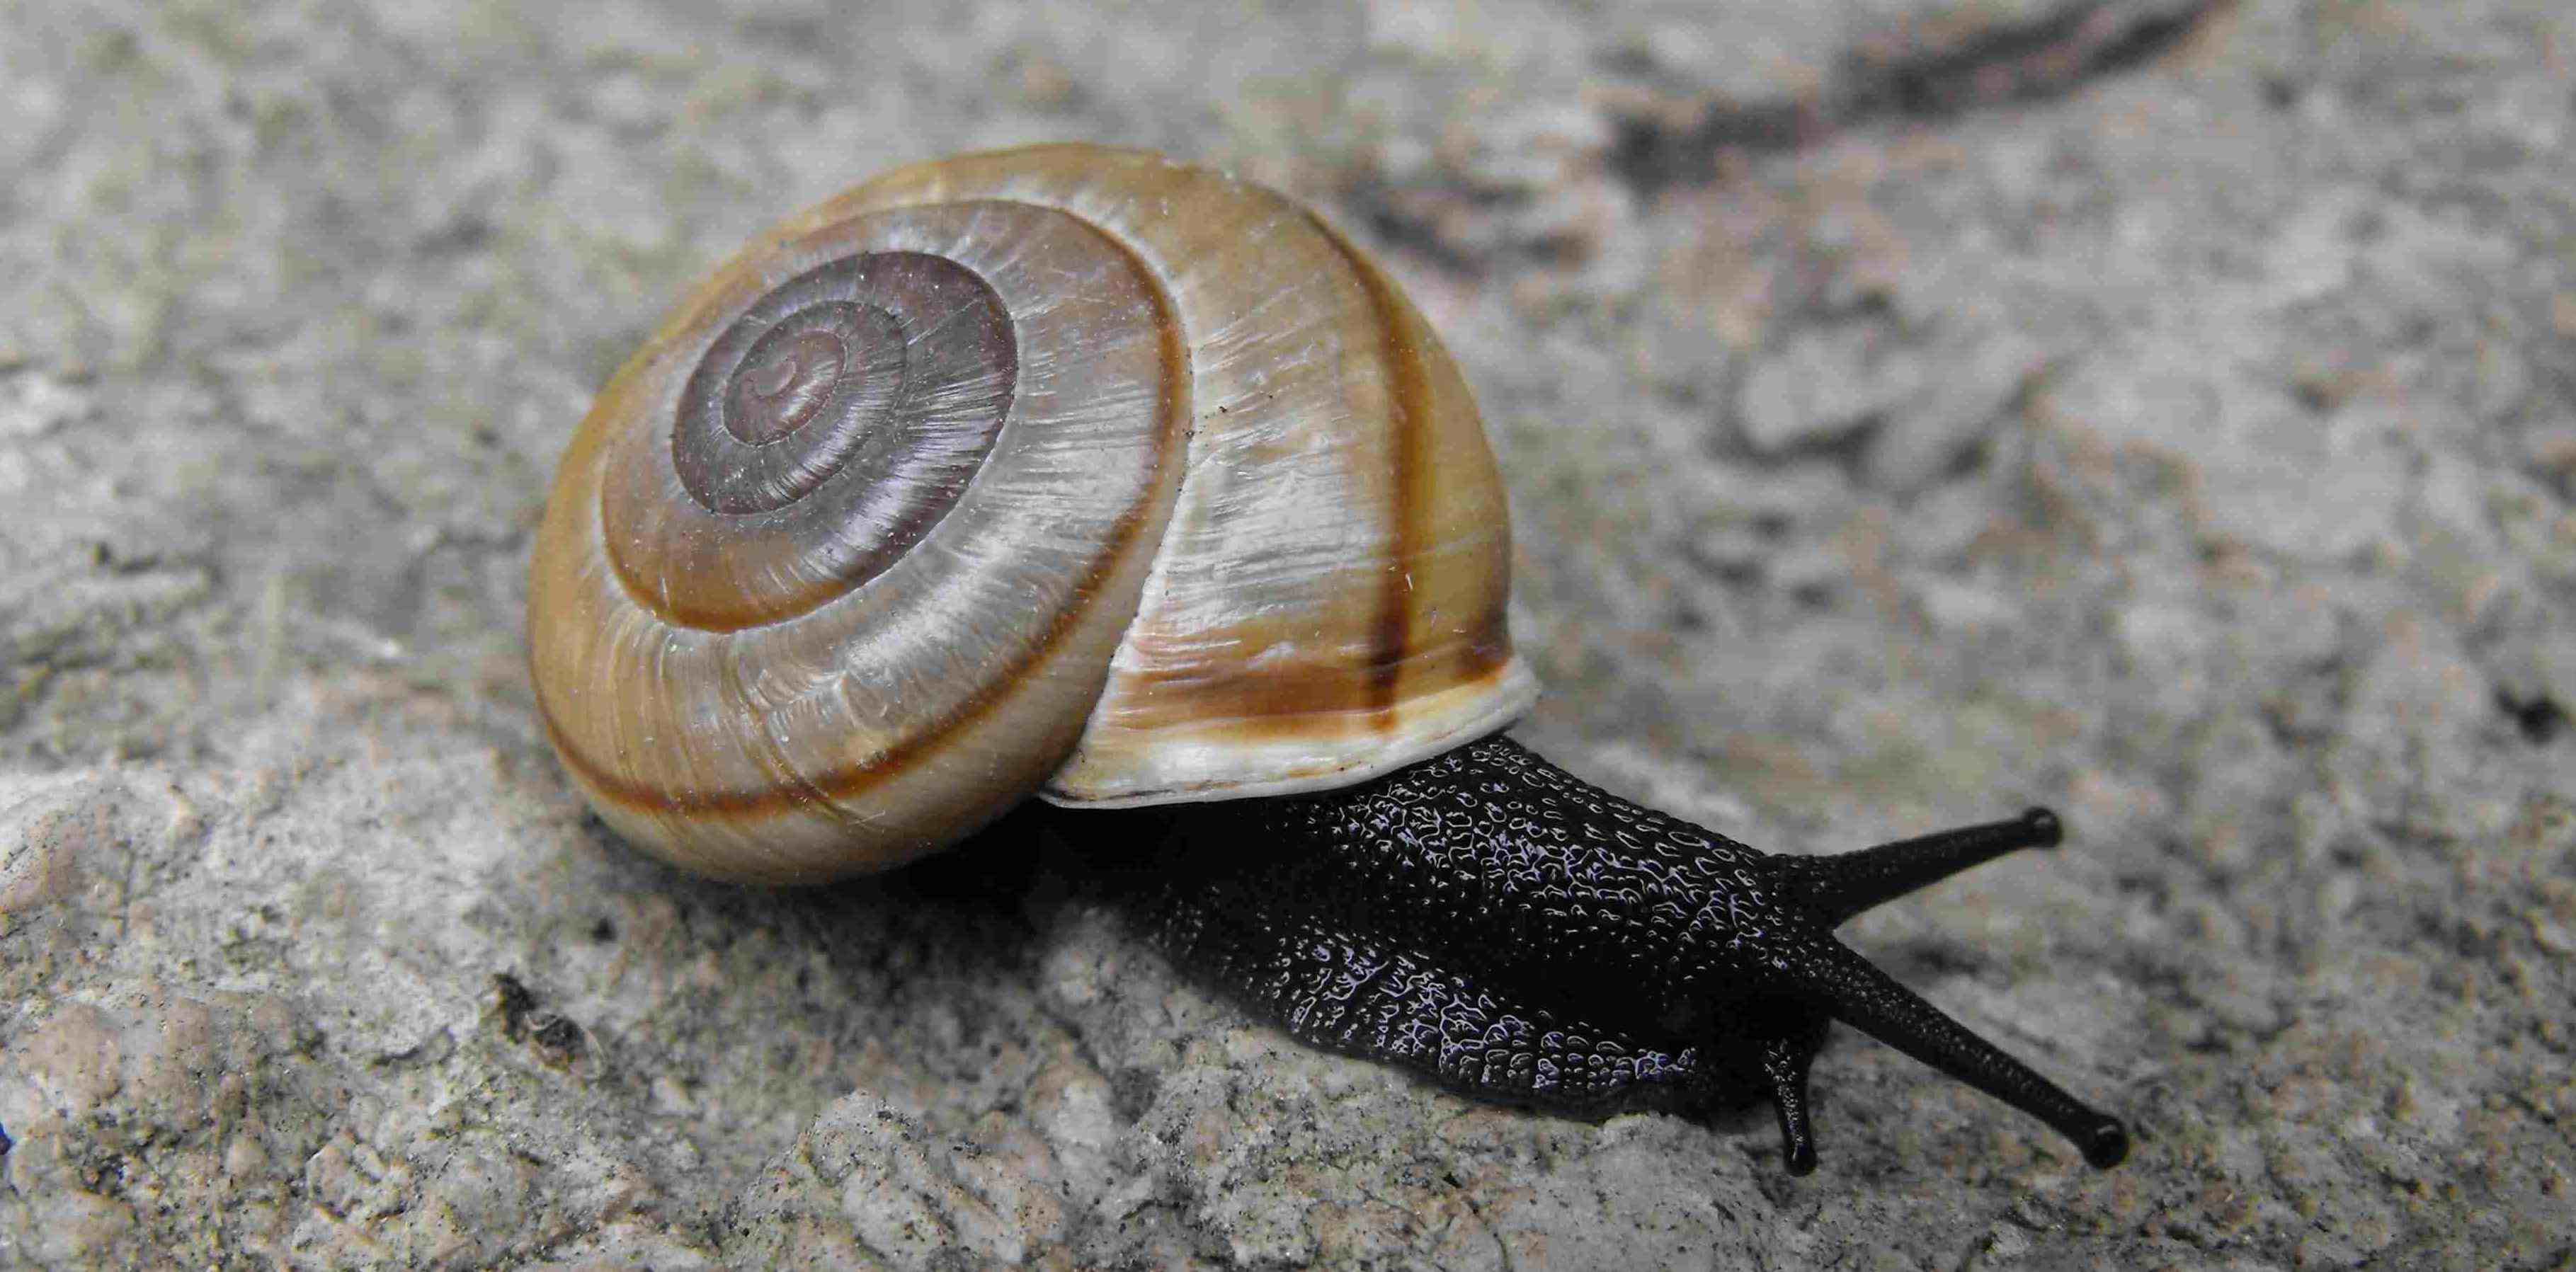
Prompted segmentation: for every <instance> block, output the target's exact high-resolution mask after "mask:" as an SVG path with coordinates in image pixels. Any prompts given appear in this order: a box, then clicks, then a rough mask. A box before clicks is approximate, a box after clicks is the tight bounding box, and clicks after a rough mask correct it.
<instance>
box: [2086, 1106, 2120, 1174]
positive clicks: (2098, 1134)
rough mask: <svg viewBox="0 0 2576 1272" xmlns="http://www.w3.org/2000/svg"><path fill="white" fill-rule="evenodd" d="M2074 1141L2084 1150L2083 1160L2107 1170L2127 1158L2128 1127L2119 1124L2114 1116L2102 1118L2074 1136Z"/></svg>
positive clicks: (2094, 1166)
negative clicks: (2080, 1133)
mask: <svg viewBox="0 0 2576 1272" xmlns="http://www.w3.org/2000/svg"><path fill="white" fill-rule="evenodd" d="M2075 1142H2076V1145H2077V1146H2078V1147H2080V1148H2082V1149H2083V1150H2084V1160H2085V1162H2087V1163H2088V1164H2090V1165H2091V1166H2092V1167H2093V1169H2095V1170H2109V1169H2111V1168H2112V1167H2114V1166H2117V1165H2119V1164H2120V1163H2122V1162H2124V1161H2127V1160H2128V1159H2129V1128H2128V1127H2125V1126H2122V1125H2120V1119H2118V1118H2116V1117H2106V1118H2103V1119H2102V1120H2101V1121H2099V1122H2097V1123H2095V1124H2094V1125H2093V1127H2092V1129H2090V1130H2087V1131H2086V1132H2084V1133H2083V1134H2082V1135H2080V1136H2078V1137H2076V1141H2075Z"/></svg>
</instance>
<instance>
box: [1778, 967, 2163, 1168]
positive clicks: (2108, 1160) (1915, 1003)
mask: <svg viewBox="0 0 2576 1272" xmlns="http://www.w3.org/2000/svg"><path fill="white" fill-rule="evenodd" d="M1796 962H1797V966H1799V967H1800V969H1801V970H1802V972H1803V974H1804V975H1805V977H1806V978H1807V980H1808V983H1809V985H1810V987H1811V988H1812V989H1813V990H1814V991H1815V992H1816V994H1817V996H1818V997H1820V998H1822V999H1823V1000H1824V1008H1825V1010H1826V1011H1828V1012H1830V1013H1831V1014H1832V1015H1833V1017H1834V1018H1835V1019H1837V1020H1840V1021H1842V1022H1844V1023H1845V1024H1848V1025H1850V1026H1852V1027H1853V1028H1855V1029H1858V1030H1860V1031H1861V1032H1863V1033H1865V1034H1868V1035H1869V1036H1871V1037H1873V1038H1876V1039H1878V1040H1879V1041H1880V1042H1884V1043H1886V1044H1887V1045H1889V1046H1891V1047H1894V1048H1896V1049H1897V1050H1899V1051H1902V1052H1904V1053H1905V1054H1907V1055H1909V1056H1912V1057H1914V1058H1915V1059H1917V1060H1920V1061H1922V1062H1923V1063H1925V1064H1928V1065H1930V1066H1932V1067H1933V1068H1935V1069H1938V1070H1940V1071H1941V1072H1943V1073H1946V1074H1949V1075H1950V1076H1951V1077H1954V1078H1957V1079H1958V1080H1960V1081H1962V1082H1965V1083H1967V1084H1968V1085H1970V1086H1972V1087H1975V1088H1977V1089H1978V1090H1980V1091H1983V1092H1985V1093H1986V1094H1988V1095H1991V1096H1993V1097H1995V1098H1996V1099H1998V1100H2001V1101H2003V1102H2004V1103H2006V1104H2009V1105H2011V1106H2013V1107H2014V1108H2017V1109H2020V1110H2021V1111H2022V1112H2024V1113H2028V1114H2030V1115H2031V1116H2032V1117H2035V1118H2038V1119H2039V1120H2040V1121H2042V1122H2045V1123H2047V1124H2048V1125H2049V1126H2051V1127H2053V1128H2055V1129H2056V1130H2057V1132H2058V1134H2061V1135H2064V1136H2065V1137H2066V1138H2067V1139H2069V1140H2072V1141H2074V1143H2075V1146H2076V1147H2077V1148H2078V1149H2080V1150H2082V1152H2083V1154H2084V1160H2085V1161H2086V1162H2089V1163H2091V1164H2092V1165H2094V1166H2096V1167H2099V1168H2103V1169H2108V1168H2110V1167H2113V1166H2117V1165H2119V1164H2120V1162H2121V1160H2122V1159H2124V1158H2126V1157H2127V1156H2128V1155H2129V1132H2128V1129H2127V1128H2126V1127H2124V1126H2122V1125H2121V1124H2120V1120H2119V1119H2118V1118H2115V1117H2112V1116H2111V1115H2110V1114H2107V1113H2104V1112H2102V1111H2101V1110H2099V1109H2096V1108H2094V1107H2092V1106H2091V1105H2088V1104H2086V1103H2084V1102H2083V1101H2081V1100H2078V1099H2076V1098H2075V1097H2074V1096H2072V1095H2070V1094H2068V1093H2067V1092H2066V1090H2065V1089H2064V1088H2062V1087H2059V1086H2058V1085H2057V1084H2056V1083H2054V1082H2051V1081H2049V1080H2048V1079H2046V1078H2043V1077H2041V1076H2039V1074H2037V1073H2036V1072H2033V1071H2032V1070H2031V1068H2030V1067H2029V1066H2027V1065H2025V1064H2023V1063H2022V1062H2021V1061H2019V1060H2015V1059H2013V1058H2012V1057H2011V1056H2009V1055H2006V1054H2004V1052H2003V1051H2002V1049H2000V1048H1998V1047H1996V1046H1995V1045H1994V1044H1993V1043H1990V1042H1988V1041H1986V1040H1985V1039H1983V1038H1980V1037H1978V1036H1977V1035H1975V1034H1973V1033H1971V1032H1969V1031H1968V1028H1967V1027H1966V1026H1965V1025H1962V1024H1960V1023H1959V1022H1957V1021H1955V1020H1952V1019H1950V1017H1948V1016H1947V1015H1944V1014H1943V1013H1942V1011H1941V1009H1940V1008H1938V1007H1935V1006H1933V1005H1932V1004H1931V1003H1929V1002H1926V1001H1924V1000H1923V998H1922V997H1920V996H1919V995H1917V994H1915V992H1914V991H1912V990H1910V989H1907V988H1906V987H1904V986H1903V985H1900V984H1898V983H1897V982H1896V980H1895V978H1893V977H1891V976H1889V975H1888V974H1887V973H1885V972H1883V971H1880V970H1879V969H1878V968H1877V967H1875V966H1873V965H1871V963H1870V962H1869V960H1867V959H1864V958H1862V957H1861V956H1860V955H1858V954H1855V953H1853V952H1852V951H1851V950H1850V949H1848V948H1846V947H1845V946H1844V945H1843V944H1842V943H1841V942H1839V941H1836V940H1833V939H1832V938H1830V937H1821V938H1818V939H1817V941H1816V942H1815V943H1814V945H1813V946H1811V947H1810V953H1809V954H1808V955H1807V956H1805V957H1803V958H1801V959H1799V960H1797V961H1796Z"/></svg>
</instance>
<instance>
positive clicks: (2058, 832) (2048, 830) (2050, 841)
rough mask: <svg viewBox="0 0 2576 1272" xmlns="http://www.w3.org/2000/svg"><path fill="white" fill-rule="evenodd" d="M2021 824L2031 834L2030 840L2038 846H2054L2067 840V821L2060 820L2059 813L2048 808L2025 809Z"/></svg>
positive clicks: (2025, 831)
mask: <svg viewBox="0 0 2576 1272" xmlns="http://www.w3.org/2000/svg"><path fill="white" fill-rule="evenodd" d="M2021 824H2022V830H2023V832H2024V833H2026V834H2028V835H2029V836H2030V842H2031V843H2032V844H2033V845H2034V846H2036V847H2040V848H2054V847H2056V846H2057V845H2059V844H2061V843H2063V842H2065V840H2066V823H2064V822H2062V821H2059V820H2058V819H2057V814H2056V813H2054V812H2051V811H2049V810H2048V809H2045V808H2026V809H2023V810H2022V814H2021Z"/></svg>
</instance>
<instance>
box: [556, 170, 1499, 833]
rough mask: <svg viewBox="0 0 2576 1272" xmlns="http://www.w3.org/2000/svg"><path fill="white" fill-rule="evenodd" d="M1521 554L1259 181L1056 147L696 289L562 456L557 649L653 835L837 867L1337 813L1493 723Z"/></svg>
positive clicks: (1305, 236)
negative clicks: (1129, 822)
mask: <svg viewBox="0 0 2576 1272" xmlns="http://www.w3.org/2000/svg"><path fill="white" fill-rule="evenodd" d="M1509 548H1510V532H1509V528H1508V525H1507V523H1506V519H1505V513H1504V506H1503V496H1502V490H1501V485H1500V482H1499V480H1498V478H1497V476H1496V474H1495V471H1494V465H1493V459H1492V456H1491V454H1490V452H1489V451H1488V450H1487V448H1486V444H1485V441H1484V437H1483V433H1482V431H1481V428H1480V426H1479V424H1478V422H1477V417H1476V414H1475V409H1474V407H1473V405H1472V403H1471V402H1470V400H1469V398H1468V396H1467V393H1466V390H1465V388H1464V385H1463V384H1462V383H1461V382H1460V380H1459V378H1458V374H1457V371H1456V369H1455V368H1454V366H1452V364H1451V363H1450V361H1449V359H1448V357H1447V355H1446V354H1445V353H1444V352H1443V351H1442V350H1441V348H1440V346H1439V344H1438V342H1437V341H1436V340H1435V339H1434V338H1433V336H1432V334H1431V332H1430V330H1429V329H1428V327H1427V326H1426V325H1425V323H1424V322H1423V320H1422V318H1421V316H1420V315H1419V314H1418V313H1416V312H1415V311H1414V310H1413V308H1412V307H1411V305H1410V304H1409V303H1407V302H1406V301H1405V300H1404V299H1403V297H1402V296H1401V295H1400V294H1398V293H1397V292H1396V291H1395V289H1394V288H1393V286H1392V285H1391V284H1389V283H1388V282H1387V280H1386V278H1385V277H1384V275H1382V274H1381V273H1379V272H1378V270H1377V269H1376V267H1375V266H1373V265H1371V264H1370V263H1369V262H1368V261H1366V260H1365V259H1364V258H1362V257H1361V256H1359V255H1358V254H1357V253H1356V252H1355V251H1353V250H1352V249H1351V248H1350V247H1349V246H1348V245H1347V244H1345V243H1344V242H1343V241H1342V240H1341V239H1340V238H1339V237H1338V236H1336V235H1334V234H1333V233H1332V232H1331V231H1330V230H1329V229H1327V228H1325V227H1324V226H1323V224H1322V223H1321V222H1320V221H1318V220H1316V219H1315V218H1314V217H1312V216H1311V215H1309V214H1308V213H1306V212H1304V211H1303V210H1301V209H1299V208H1298V207H1297V206H1295V205H1294V204H1291V203H1289V202H1288V201H1286V200H1285V199H1282V198H1280V197H1279V196H1277V195H1275V194H1272V193H1270V192H1268V191H1266V190H1262V189H1260V188H1258V187H1254V186H1249V185H1244V184H1241V183H1237V182H1234V181H1230V180H1227V179H1225V178H1223V177H1220V176H1217V175H1214V174H1211V173H1208V172H1204V171H1201V170H1197V169H1191V168H1186V167H1182V166H1178V165H1174V164H1171V163H1169V162H1167V161H1165V160H1162V159H1160V158H1158V157H1155V156H1152V155H1147V154H1140V153H1134V152H1125V151H1111V150H1102V149H1098V148H1094V147H1087V146H1050V147H1040V148H1035V149H1030V150H1021V151H1010V152H1003V153H996V154H987V155H971V156H965V157H962V158H958V159H951V160H946V161H942V162H939V163H932V164H924V165H920V166H916V167H912V168H906V169H901V170H898V171H896V172H893V173H890V174H888V175H886V176H884V177H881V178H879V179H877V180H875V181H873V182H870V183H869V184H867V185H864V186H861V187H859V188H858V189H856V190H852V191H850V192H848V193H846V194H843V195H841V196H839V197H837V198H835V199H832V200H830V201H829V202H827V203H825V204H823V205H821V206H819V207H817V208H814V209H812V210H809V211H807V212H805V213H803V214H801V215H799V216H797V217H795V218H793V219H791V220H790V221H788V222H787V223H786V224H784V225H782V226H780V227H778V228H777V229H775V230H773V231H771V232H770V233H768V234H767V235H765V236H763V237H762V238H761V239H760V240H758V241H756V242H755V243H754V244H752V246H750V247H749V248H747V249H746V250H745V251H744V252H743V253H741V254H740V255H739V256H737V257H736V258H735V259H734V260H733V261H732V262H731V263H729V264H728V265H726V266H725V267H724V268H723V269H722V270H720V271H719V272H718V273H717V274H716V275H715V276H714V277H713V278H711V279H709V280H708V281H707V282H706V283H704V284H703V285H701V286H700V287H699V288H698V289H697V291H696V292H695V293H694V294H693V295H691V296H690V297H689V298H688V299H687V300H686V301H684V302H683V303H682V304H681V305H680V307H679V308H678V309H677V310H676V311H675V312H674V313H673V315H672V317H671V318H670V320H669V321H668V323H667V324H666V325H665V326H664V327H663V328H662V330H661V331H660V332H659V333H658V334H656V335H655V336H654V337H653V338H652V340H651V341H649V342H648V343H647V344H646V345H645V346H644V348H643V349H642V350H641V351H640V352H639V353H637V354H636V356H635V357H634V359H633V360H632V361H631V362H629V363H628V364H627V365H626V367H625V368H624V369H622V370H621V371H619V372H618V374H617V376H616V377H615V378H614V379H613V380H612V381H611V382H610V384H609V385H608V387H607V389H606V390H604V391H603V392H602V393H601V395H600V398H599V401H598V403H597V404H596V405H595V406H594V407H593V408H592V410H591V413H590V415H589V417H588V418H587V419H586V420H585V421H584V422H583V424H582V427H581V429H580V431H579V433H578V434H577V435H576V436H575V438H574V440H573V443H572V446H571V448H570V450H569V452H568V453H567V455H566V457H565V459H564V463H563V468H562V471H561V472H560V474H559V475H558V477H557V479H556V484H555V488H554V491H553V494H552V496H551V497H550V499H549V502H548V506H547V512H546V518H545V523H544V526H543V528H542V529H541V531H540V532H539V540H538V545H537V551H536V558H535V562H534V565H533V568H532V573H531V581H530V595H529V640H530V646H531V652H530V657H531V665H532V670H533V676H534V680H535V685H536V690H537V696H538V702H539V705H540V707H541V709H542V711H543V713H544V716H545V719H546V722H547V726H548V728H549V730H550V732H551V735H552V737H553V739H554V742H555V746H556V749H557V751H558V752H559V753H560V754H561V755H562V756H563V758H564V761H565V765H566V767H567V769H568V770H569V771H570V772H571V773H572V774H573V776H574V778H575V780H576V781H577V782H579V783H580V785H581V786H582V788H583V789H584V791H585V793H586V794H588V795H589V797H590V799H591V802H592V803H593V805H594V806H596V807H597V808H598V809H599V811H600V813H601V815H602V816H603V817H604V818H605V819H606V820H607V821H608V822H609V823H610V825H611V826H613V827H614V828H615V829H617V830H618V831H619V832H620V833H621V834H623V835H624V836H626V837H627V838H628V839H630V840H632V841H634V842H636V843H638V844H640V845H643V846H645V847H648V848H651V849H653V850H654V851H656V852H658V853H660V854H662V855H664V856H665V857H668V858H669V859H671V860H672V861H674V862H676V863H678V864H680V865H683V866H686V867H689V868H692V869H696V870H700V871H703V872H706V873H710V874H715V875H720V876H724V877H730V878H740V879H755V880H770V881H780V880H804V879H821V878H829V877H832V876H836V875H844V874H850V873H854V872H858V871H863V870H871V869H881V868H884V867H887V866H891V865H895V864H898V863H900V862H902V861H904V860H908V859H910V858H912V857H914V856H917V855H919V854H921V853H923V852H927V851H930V850H932V849H934V848H937V847H939V846H942V845H944V844H946V843H949V842H952V841H954V840H955V839H957V838H959V837H961V836H963V835H964V834H966V833H968V832H970V831H972V830H973V829H974V828H975V827H976V826H978V825H981V824H982V823H984V822H985V821H987V820H989V819H991V818H992V817H994V816H996V815H998V814H999V813H1000V812H1001V811H1002V810H1003V809H1004V808H1007V807H1008V806H1009V805H1011V804H1012V803H1014V802H1016V801H1018V800H1020V799H1022V798H1025V797H1026V796H1027V795H1029V794H1031V793H1033V792H1034V793H1042V794H1044V795H1045V796H1046V797H1047V798H1049V799H1052V800H1054V801H1056V802H1058V803H1064V804H1100V805H1115V804H1144V803H1156V802H1163V801H1169V800H1181V799H1212V798H1228V797H1234V796H1242V795H1257V794H1268V793H1280V792H1290V791H1299V790H1313V789H1323V788H1328V787H1332V786H1338V785H1344V784H1347V783H1352V782H1357V781H1361V780H1365V779H1367V778H1369V777H1374V776H1376V775H1378V774H1380V773H1384V772H1387V771H1390V770H1392V769H1394V768H1396V767H1399V766H1401V765H1404V764H1407V763H1411V762H1413V761H1415V760H1419V759H1421V758H1424V757H1426V756H1428V755H1431V754H1435V753H1437V752H1439V751H1441V750H1445V749H1447V748H1448V747H1451V746H1454V745H1457V744H1459V743H1462V742H1465V741H1468V740H1471V739H1473V738H1475V737H1477V736H1479V735H1481V734H1484V733H1489V732H1491V731H1493V730H1494V729H1497V728H1500V727H1501V726H1502V725H1504V724H1506V723H1508V722H1509V721H1510V720H1511V719H1512V718H1514V717H1515V716H1517V715H1518V714H1519V713H1520V712H1521V711H1522V710H1524V709H1525V708H1526V707H1527V705H1528V703H1529V701H1530V699H1531V698H1532V697H1533V696H1534V694H1535V685H1534V683H1533V682H1532V680H1531V678H1530V677H1529V675H1528V673H1527V671H1526V670H1525V669H1524V668H1523V666H1522V665H1521V663H1520V662H1519V661H1518V660H1517V659H1516V658H1515V657H1514V656H1513V654H1512V651H1511V648H1510V643H1509V639H1508V635H1507V633H1506V631H1505V627H1504V618H1503V609H1504V602H1505V594H1506V591H1507V578H1508V567H1507V557H1508V554H1509ZM1041 788H1043V789H1041Z"/></svg>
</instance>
